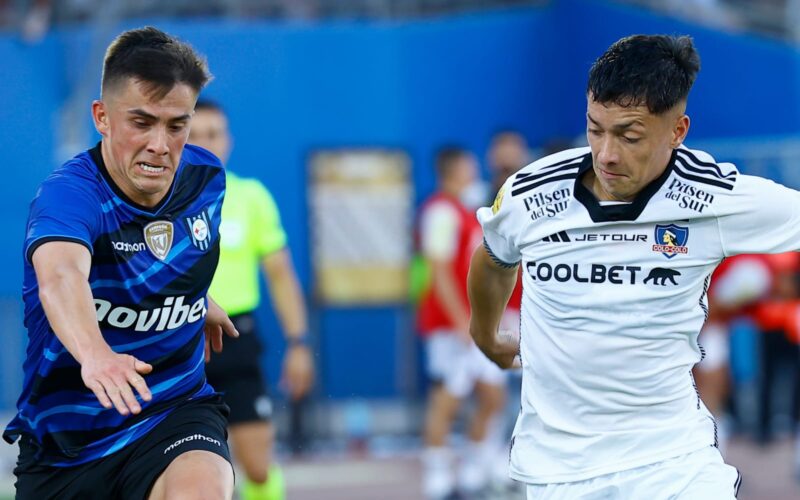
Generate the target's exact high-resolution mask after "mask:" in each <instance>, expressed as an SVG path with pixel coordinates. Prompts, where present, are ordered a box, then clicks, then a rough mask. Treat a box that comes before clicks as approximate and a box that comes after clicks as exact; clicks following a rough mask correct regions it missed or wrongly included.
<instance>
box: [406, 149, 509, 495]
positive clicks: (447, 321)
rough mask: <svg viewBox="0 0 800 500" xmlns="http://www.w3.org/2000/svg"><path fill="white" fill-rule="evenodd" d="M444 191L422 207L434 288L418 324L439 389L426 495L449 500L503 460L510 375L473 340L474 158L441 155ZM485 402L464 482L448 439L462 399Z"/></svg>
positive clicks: (476, 416)
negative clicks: (491, 436) (500, 441)
mask: <svg viewBox="0 0 800 500" xmlns="http://www.w3.org/2000/svg"><path fill="white" fill-rule="evenodd" d="M436 170H437V175H438V179H439V188H438V191H437V192H436V193H435V194H434V195H432V196H431V197H430V198H428V200H427V201H425V203H424V204H423V205H422V209H421V211H420V217H419V233H418V234H419V244H420V249H421V253H422V256H423V258H424V259H425V261H426V263H427V264H428V266H429V268H430V270H431V284H430V287H429V289H428V290H427V291H426V293H425V295H424V296H423V298H422V301H421V303H420V307H419V317H418V326H419V330H420V333H421V334H422V336H423V338H424V339H425V348H426V354H427V371H428V375H429V377H430V379H431V380H432V382H433V386H432V388H431V391H430V395H429V400H428V409H427V413H426V417H425V436H424V440H425V446H426V450H425V453H424V457H423V462H424V478H423V493H424V494H425V497H426V498H429V499H439V498H446V497H447V496H449V495H451V494H452V493H453V492H454V491H455V490H456V489H459V490H460V491H461V492H463V493H466V494H473V493H476V492H478V491H480V490H481V489H483V488H484V487H485V486H486V485H487V483H488V481H489V479H490V472H491V461H492V459H493V458H494V457H495V456H494V454H493V453H492V451H491V446H490V445H488V443H487V441H488V440H487V439H486V437H487V429H488V427H489V424H490V421H491V420H492V417H494V416H495V415H496V414H497V413H498V412H499V411H500V410H501V409H502V408H503V403H504V401H505V383H506V382H505V380H506V379H505V373H504V372H503V371H502V370H501V369H500V368H498V367H497V366H496V365H495V364H494V363H492V362H491V361H489V359H488V358H486V357H485V356H484V355H483V354H482V353H481V352H480V350H479V349H478V348H477V347H476V346H475V344H474V342H473V341H472V338H471V337H470V334H469V303H468V300H467V288H466V285H467V272H468V271H469V263H470V258H471V257H472V253H473V251H474V250H475V248H476V247H477V246H478V245H480V244H481V241H482V236H481V229H480V226H479V225H478V221H477V219H476V218H475V214H474V213H473V212H472V211H471V210H469V209H467V208H466V207H465V206H464V205H463V203H462V202H461V199H460V198H461V196H463V194H464V193H465V191H466V189H467V188H468V187H469V186H470V185H471V184H472V183H473V182H474V180H475V178H476V176H477V162H476V160H475V157H474V155H472V154H471V153H469V152H468V151H466V150H463V149H460V148H444V149H442V150H441V151H440V152H439V154H438V155H437V157H436ZM473 391H474V392H475V394H476V396H477V401H476V406H475V411H474V413H473V415H472V421H471V422H470V424H469V429H468V438H469V444H468V446H467V450H466V453H465V454H464V455H463V457H462V459H461V460H460V466H459V472H458V475H457V477H456V474H455V470H454V467H453V461H454V456H453V453H452V451H451V450H450V449H449V448H448V446H447V441H448V435H449V434H450V428H451V425H452V422H453V420H454V418H455V416H456V413H457V410H458V408H459V406H460V404H461V401H462V400H463V399H464V398H466V397H467V396H469V395H470V394H471V393H472V392H473Z"/></svg>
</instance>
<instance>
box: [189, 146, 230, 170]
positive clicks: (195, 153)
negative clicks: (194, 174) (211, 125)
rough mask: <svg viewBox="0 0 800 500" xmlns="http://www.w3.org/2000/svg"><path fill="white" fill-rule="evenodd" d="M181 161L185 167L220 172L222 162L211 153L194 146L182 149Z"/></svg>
mask: <svg viewBox="0 0 800 500" xmlns="http://www.w3.org/2000/svg"><path fill="white" fill-rule="evenodd" d="M181 160H182V161H183V162H184V163H186V164H187V165H193V166H200V167H206V168H211V169H217V170H222V169H223V167H222V162H221V161H220V159H219V158H217V157H216V155H214V153H212V152H211V151H209V150H207V149H204V148H201V147H200V146H195V145H194V144H187V145H186V146H185V147H184V148H183V154H182V155H181Z"/></svg>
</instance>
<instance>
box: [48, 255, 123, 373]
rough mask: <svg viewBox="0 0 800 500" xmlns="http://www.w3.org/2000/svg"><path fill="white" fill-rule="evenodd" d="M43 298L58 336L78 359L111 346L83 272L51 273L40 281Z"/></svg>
mask: <svg viewBox="0 0 800 500" xmlns="http://www.w3.org/2000/svg"><path fill="white" fill-rule="evenodd" d="M39 298H40V299H41V301H42V307H43V308H44V312H45V315H46V316H47V321H48V322H49V323H50V326H51V327H52V329H53V331H54V332H55V334H56V337H58V339H59V340H60V341H61V343H62V344H64V347H66V349H67V351H69V353H70V354H72V356H73V357H75V359H76V360H77V361H78V363H81V364H83V361H84V360H85V359H86V358H87V357H90V356H93V355H95V354H96V353H98V352H101V351H108V350H109V349H110V348H109V346H108V344H107V343H106V341H105V340H104V339H103V335H102V333H101V332H100V328H99V326H98V324H97V313H96V311H95V306H94V299H93V298H92V291H91V288H90V287H89V283H88V282H87V281H86V279H85V278H84V277H83V276H82V275H81V274H80V273H79V272H76V271H73V270H64V271H60V272H57V273H54V274H53V275H51V276H49V277H48V278H47V279H46V280H44V281H43V282H42V283H40V284H39Z"/></svg>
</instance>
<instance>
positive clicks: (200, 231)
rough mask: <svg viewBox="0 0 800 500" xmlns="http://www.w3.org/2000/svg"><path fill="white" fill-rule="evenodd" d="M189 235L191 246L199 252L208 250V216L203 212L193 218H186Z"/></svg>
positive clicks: (209, 237)
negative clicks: (190, 236)
mask: <svg viewBox="0 0 800 500" xmlns="http://www.w3.org/2000/svg"><path fill="white" fill-rule="evenodd" d="M186 224H187V225H188V226H189V234H191V235H192V244H193V245H194V246H196V247H197V248H199V249H200V250H203V251H206V250H208V246H209V245H210V244H211V230H210V229H209V224H208V214H207V213H206V211H205V210H203V211H202V212H200V213H199V214H197V215H195V216H193V217H186Z"/></svg>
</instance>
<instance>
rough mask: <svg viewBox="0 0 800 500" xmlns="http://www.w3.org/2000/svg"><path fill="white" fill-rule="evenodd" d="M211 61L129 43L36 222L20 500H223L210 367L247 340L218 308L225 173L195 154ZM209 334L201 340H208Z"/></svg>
mask: <svg viewBox="0 0 800 500" xmlns="http://www.w3.org/2000/svg"><path fill="white" fill-rule="evenodd" d="M209 78H210V76H209V73H208V70H207V67H206V64H205V61H204V60H203V59H202V58H201V57H200V56H198V54H196V53H195V52H194V50H193V49H192V48H191V47H190V46H188V45H186V44H185V43H183V42H180V41H178V40H177V39H175V38H173V37H172V36H170V35H168V34H166V33H163V32H161V31H159V30H157V29H155V28H143V29H137V30H131V31H127V32H125V33H123V34H121V35H120V36H119V37H118V38H117V39H116V40H114V42H113V43H112V44H111V45H110V46H109V48H108V51H107V53H106V57H105V62H104V68H103V77H102V95H101V99H100V100H98V101H94V103H93V104H92V116H93V119H94V123H95V127H96V128H97V130H98V132H99V133H100V134H101V136H102V140H101V141H100V143H99V144H98V145H97V146H95V147H94V148H92V149H90V150H88V151H85V152H83V153H81V154H79V155H78V156H76V157H75V158H73V159H72V160H70V161H68V162H66V163H65V164H64V165H63V166H61V167H60V168H58V169H57V170H55V171H54V172H53V173H52V174H51V175H50V176H49V177H48V178H47V179H46V180H45V181H44V182H43V183H42V185H41V187H40V188H39V191H38V193H37V195H36V197H35V199H34V200H33V202H32V204H31V207H30V215H29V219H28V225H27V233H26V238H25V244H24V258H25V263H24V266H25V276H24V284H23V298H24V302H25V325H26V327H27V328H28V337H29V341H28V349H27V357H26V359H25V363H24V372H25V377H24V385H23V390H22V394H21V396H20V398H19V401H18V403H17V407H18V413H17V415H16V416H15V417H14V419H13V420H12V421H11V423H10V424H9V425H8V427H7V429H6V431H5V433H4V435H3V437H4V438H5V439H6V440H7V441H9V442H12V443H13V442H14V441H15V440H17V439H18V440H19V447H20V453H19V459H18V462H17V467H16V469H15V471H14V473H15V475H16V476H17V483H16V489H17V498H19V499H36V500H40V499H45V498H54V499H55V498H58V499H68V498H75V499H78V498H80V499H88V498H115V499H117V498H119V499H144V498H149V499H166V498H169V499H171V500H172V499H179V498H187V499H188V498H191V499H202V498H208V499H212V498H213V499H219V498H230V497H231V495H232V492H233V470H232V467H231V464H230V456H229V452H228V448H227V444H226V431H225V426H226V414H227V411H228V410H227V407H226V406H225V405H224V403H223V402H222V400H221V396H220V395H219V394H217V393H215V392H214V390H213V389H212V388H211V386H209V385H208V383H206V379H205V374H204V366H203V365H204V360H207V359H208V357H209V354H210V348H213V349H214V350H217V351H218V350H220V349H221V348H222V335H223V331H224V332H225V333H227V334H228V335H230V336H234V337H235V336H237V335H238V334H237V332H236V329H235V328H234V327H233V324H232V323H231V322H230V320H229V319H228V317H227V315H226V314H225V313H224V312H223V311H222V310H221V309H220V308H219V307H218V306H217V305H216V304H215V303H214V302H213V301H211V300H210V298H208V297H207V290H208V286H209V284H210V282H211V278H212V276H213V275H214V270H215V268H216V265H217V259H218V256H219V232H218V228H219V221H220V207H221V204H222V200H223V195H224V192H225V174H224V171H223V169H222V167H221V165H220V163H219V160H218V159H217V158H216V157H215V156H214V155H212V154H210V153H209V152H208V151H206V150H204V149H201V148H197V147H194V146H186V140H187V138H188V134H189V124H190V120H191V117H192V114H193V110H194V106H195V102H196V100H197V95H198V94H199V92H200V90H201V89H202V88H203V87H204V86H205V84H206V83H207V82H208V80H209ZM204 333H205V335H204Z"/></svg>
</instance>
